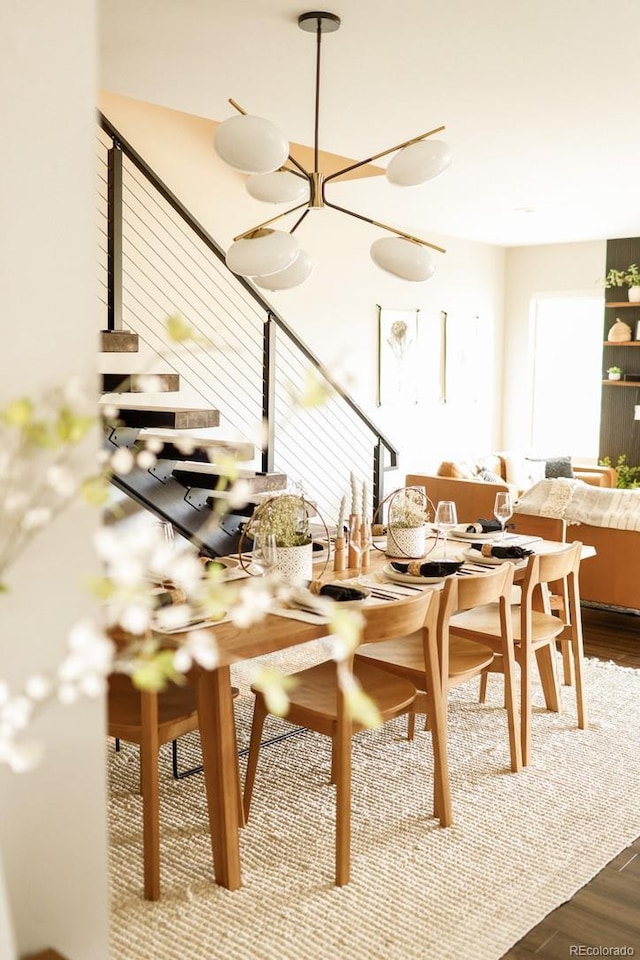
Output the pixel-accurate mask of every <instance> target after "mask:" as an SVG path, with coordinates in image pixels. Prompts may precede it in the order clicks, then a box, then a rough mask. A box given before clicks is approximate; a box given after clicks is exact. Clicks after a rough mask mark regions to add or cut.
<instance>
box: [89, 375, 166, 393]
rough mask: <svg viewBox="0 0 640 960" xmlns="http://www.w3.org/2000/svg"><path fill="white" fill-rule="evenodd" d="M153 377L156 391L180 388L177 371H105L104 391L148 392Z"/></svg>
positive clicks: (154, 390) (103, 378) (164, 391)
mask: <svg viewBox="0 0 640 960" xmlns="http://www.w3.org/2000/svg"><path fill="white" fill-rule="evenodd" d="M150 378H153V392H154V393H175V392H177V391H178V390H179V389H180V375H179V374H177V373H128V374H127V373H103V374H102V391H103V393H148V392H149V386H150V382H151V381H150Z"/></svg>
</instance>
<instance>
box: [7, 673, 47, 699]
mask: <svg viewBox="0 0 640 960" xmlns="http://www.w3.org/2000/svg"><path fill="white" fill-rule="evenodd" d="M24 692H25V693H26V695H27V696H28V697H29V698H30V699H31V700H34V701H35V702H36V703H40V702H41V701H42V700H46V699H47V697H48V696H50V694H51V681H50V680H49V678H48V677H45V676H44V675H43V674H41V673H38V674H34V676H32V677H28V678H27V680H26V682H25V685H24ZM0 702H1V700H0Z"/></svg>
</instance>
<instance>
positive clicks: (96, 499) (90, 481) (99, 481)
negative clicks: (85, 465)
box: [80, 475, 109, 507]
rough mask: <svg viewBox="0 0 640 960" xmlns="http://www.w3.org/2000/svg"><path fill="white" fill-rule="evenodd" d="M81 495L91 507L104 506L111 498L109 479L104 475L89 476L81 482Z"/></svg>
mask: <svg viewBox="0 0 640 960" xmlns="http://www.w3.org/2000/svg"><path fill="white" fill-rule="evenodd" d="M80 496H81V497H82V499H83V500H84V501H85V503H88V504H89V506H91V507H103V506H104V505H105V504H106V503H107V501H108V499H109V481H108V480H107V479H106V477H103V476H102V475H98V476H95V477H87V478H86V479H85V480H83V481H82V483H81V484H80Z"/></svg>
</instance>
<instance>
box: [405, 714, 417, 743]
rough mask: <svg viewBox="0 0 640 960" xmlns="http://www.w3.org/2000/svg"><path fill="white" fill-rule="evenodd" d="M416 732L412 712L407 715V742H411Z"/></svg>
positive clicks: (414, 716)
mask: <svg viewBox="0 0 640 960" xmlns="http://www.w3.org/2000/svg"><path fill="white" fill-rule="evenodd" d="M415 732H416V715H415V712H414V711H413V710H410V711H409V713H408V714H407V740H413V738H414V736H415Z"/></svg>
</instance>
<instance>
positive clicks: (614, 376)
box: [609, 373, 621, 380]
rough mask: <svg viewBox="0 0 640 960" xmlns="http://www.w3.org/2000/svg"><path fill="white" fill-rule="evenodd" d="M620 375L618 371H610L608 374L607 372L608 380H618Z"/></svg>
mask: <svg viewBox="0 0 640 960" xmlns="http://www.w3.org/2000/svg"><path fill="white" fill-rule="evenodd" d="M620 376H621V374H619V373H610V374H609V380H619V379H620Z"/></svg>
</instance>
